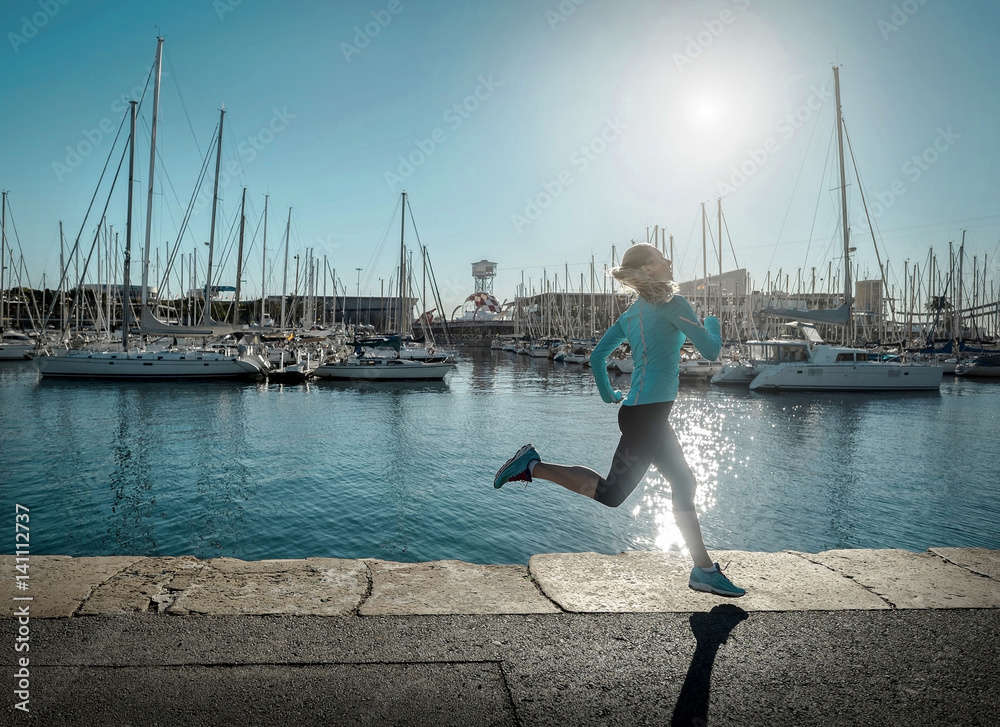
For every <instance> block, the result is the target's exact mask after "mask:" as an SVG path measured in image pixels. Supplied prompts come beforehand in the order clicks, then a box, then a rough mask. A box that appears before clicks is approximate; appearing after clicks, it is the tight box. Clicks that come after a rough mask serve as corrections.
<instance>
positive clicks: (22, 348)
mask: <svg viewBox="0 0 1000 727" xmlns="http://www.w3.org/2000/svg"><path fill="white" fill-rule="evenodd" d="M34 355H35V344H34V343H30V344H29V343H4V344H0V361H21V360H23V359H26V358H31V357H32V356H34Z"/></svg>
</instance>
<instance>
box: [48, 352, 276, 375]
mask: <svg viewBox="0 0 1000 727" xmlns="http://www.w3.org/2000/svg"><path fill="white" fill-rule="evenodd" d="M38 370H39V372H40V373H41V375H42V376H43V377H49V378H70V379H235V378H247V377H251V376H255V375H259V374H262V373H263V372H264V370H265V364H264V361H263V359H261V358H260V357H258V356H255V355H226V354H224V353H216V352H212V351H128V352H124V353H122V352H108V351H66V352H64V353H60V354H57V355H50V356H40V357H39V358H38Z"/></svg>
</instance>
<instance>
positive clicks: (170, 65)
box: [163, 43, 201, 154]
mask: <svg viewBox="0 0 1000 727" xmlns="http://www.w3.org/2000/svg"><path fill="white" fill-rule="evenodd" d="M163 57H164V59H166V61H167V68H168V69H170V77H171V78H172V79H173V81H174V88H175V89H176V90H177V98H178V99H180V102H181V109H182V110H183V111H184V118H185V119H187V122H188V128H189V129H191V136H193V137H194V146H195V149H197V150H198V154H201V147H200V146H198V135H197V134H196V133H195V132H194V126H193V125H192V124H191V115H190V114H188V110H187V104H185V103H184V96H183V95H181V87H180V85H179V84H178V83H177V74H176V73H175V72H174V64H173V63H171V62H170V52H169V51H168V50H167V47H166V44H165V43H164V45H163Z"/></svg>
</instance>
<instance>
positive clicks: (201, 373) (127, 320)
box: [38, 38, 268, 379]
mask: <svg viewBox="0 0 1000 727" xmlns="http://www.w3.org/2000/svg"><path fill="white" fill-rule="evenodd" d="M162 45H163V39H162V38H159V39H158V42H157V49H156V84H155V86H154V94H153V105H154V112H153V125H152V128H153V132H152V134H151V153H150V174H149V179H150V182H149V183H150V195H149V207H150V212H151V210H152V203H153V202H152V200H153V195H152V183H153V178H154V175H153V170H152V164H153V161H152V160H153V159H155V153H156V147H155V144H156V142H155V139H156V133H155V129H156V106H157V104H158V100H159V78H160V59H161V53H162ZM137 105H138V102H136V101H130V102H129V115H130V124H131V125H130V134H129V187H128V210H127V216H126V219H127V222H126V235H125V238H126V243H125V257H124V269H123V280H122V288H121V298H122V338H121V348H120V350H115V351H111V350H103V351H94V350H86V349H82V350H64V351H56V352H51V353H49V354H48V355H44V356H40V357H39V358H38V370H39V372H40V373H41V375H42V377H49V378H87V379H91V378H99V379H219V378H224V379H230V378H245V377H254V376H258V375H260V374H262V373H264V371H265V370H266V369H267V365H268V364H267V361H266V360H265V359H263V358H262V357H261V356H260V355H258V354H257V353H256V352H255V351H254V350H253V349H252V347H250V346H247V345H242V344H233V345H224V346H221V347H218V346H216V347H212V348H202V349H178V348H173V347H171V348H168V349H166V350H146V349H145V348H143V347H141V346H139V345H136V346H134V347H133V348H131V349H130V348H129V345H130V342H129V329H130V327H131V325H132V323H133V322H134V321H133V320H132V316H131V315H130V313H129V300H130V298H131V289H132V286H131V284H130V280H129V270H130V263H131V255H132V209H133V204H132V190H133V187H134V181H135V176H134V170H135V126H136V124H135V122H136V107H137ZM224 114H225V110H223V118H224ZM218 142H219V149H221V146H222V120H221V119H220V121H219V139H218ZM217 197H218V157H217V164H216V198H217ZM149 229H150V228H149V216H148V214H147V236H146V242H147V245H146V250H147V253H146V258H145V259H147V260H148V250H149ZM214 229H215V213H214V207H213V215H212V231H213V235H212V237H213V238H214ZM211 250H212V240H210V243H209V260H210V261H211ZM209 265H210V267H209V269H211V263H210V264H209ZM147 268H148V266H147V265H145V264H144V266H143V285H142V299H143V300H142V306H141V307H142V308H143V310H145V308H146V305H145V303H146V301H145V298H146V291H147V289H148V285H147V283H148V281H147ZM209 276H210V273H209ZM210 290H211V288H210V277H209V283H208V284H206V291H205V292H206V311H208V309H209V308H210V306H209V305H208V303H209V302H210V301H211V297H210ZM150 315H151V314H150ZM147 320H148V319H147ZM205 323H206V324H207V325H205V326H204V327H203V328H202V329H198V330H197V332H196V333H191V332H188V331H182V330H180V329H178V328H177V327H167V328H169V329H170V331H169V332H170V333H171V334H172V335H176V336H184V335H188V336H190V335H209V334H210V333H215V332H216V331H215V328H214V326H212V325H211V324H212V323H214V322H213V321H211V318H210V315H209V314H208V313H207V312H206V315H205ZM157 332H159V331H157Z"/></svg>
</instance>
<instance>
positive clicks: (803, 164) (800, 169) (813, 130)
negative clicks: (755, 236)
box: [767, 94, 836, 270]
mask: <svg viewBox="0 0 1000 727" xmlns="http://www.w3.org/2000/svg"><path fill="white" fill-rule="evenodd" d="M825 104H826V98H825V94H824V98H823V99H821V100H820V104H819V108H818V109H816V122H815V123H814V124H813V128H812V131H810V132H809V141H808V142H806V153H805V154H803V155H802V164H801V165H800V166H799V172H798V174H797V175H796V176H795V184H794V185H793V186H792V196H791V198H790V199H789V200H788V208H787V209H786V210H785V218H784V219H783V220H782V221H781V227H780V228H779V229H778V236H777V237H776V238H775V240H774V250H772V251H771V259H770V260H769V261H768V263H767V268H768V270H770V268H771V266H772V265H773V264H774V256H775V254H777V252H778V242H779V241H780V240H781V233H782V232H784V230H785V223H786V222H788V215H789V213H790V212H791V211H792V203H793V202H794V201H795V190H797V189H798V188H799V180H800V179H801V178H802V172H803V170H805V167H806V160H807V159H808V158H809V149H811V148H812V141H813V136H815V135H816V129H818V128H819V120H820V119H821V118H822V116H823V114H821V113H820V111H822V110H823V106H824V105H825ZM834 126H836V124H834ZM831 139H832V137H831ZM829 153H830V152H829V151H827V155H828V156H829Z"/></svg>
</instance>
